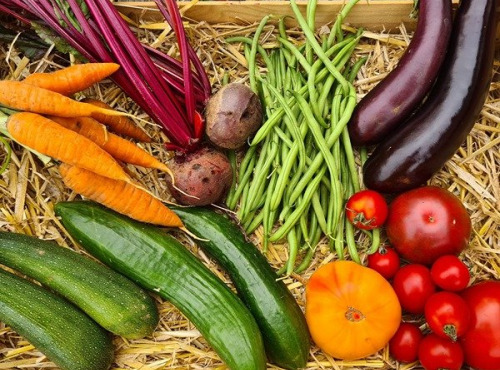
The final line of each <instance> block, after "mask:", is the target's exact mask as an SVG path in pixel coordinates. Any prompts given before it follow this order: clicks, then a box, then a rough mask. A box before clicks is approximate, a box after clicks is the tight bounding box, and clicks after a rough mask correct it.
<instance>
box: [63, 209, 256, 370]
mask: <svg viewBox="0 0 500 370" xmlns="http://www.w3.org/2000/svg"><path fill="white" fill-rule="evenodd" d="M55 210H56V214H57V215H58V216H60V217H61V219H62V223H63V225H64V226H65V228H66V230H67V231H68V232H69V233H70V234H71V235H72V236H73V237H74V238H75V239H76V240H77V241H78V242H79V243H81V245H82V246H83V247H84V248H85V249H87V250H88V251H89V252H90V253H91V254H92V255H94V256H95V257H96V258H98V259H100V260H101V261H103V262H104V263H106V264H107V265H109V266H110V267H111V268H113V269H116V270H117V271H119V272H121V273H122V274H124V275H126V276H128V277H130V278H131V279H132V280H134V281H136V282H137V283H138V284H139V285H142V286H143V287H144V288H146V289H149V290H153V291H155V292H156V293H157V294H158V295H160V296H161V297H163V298H164V299H167V300H169V301H170V302H171V303H172V304H173V305H174V306H176V307H177V308H178V309H179V310H180V311H181V312H182V313H183V314H184V315H185V316H186V317H187V318H188V319H189V320H190V321H191V322H192V323H193V324H194V325H195V326H196V328H197V329H198V330H199V331H200V333H201V334H202V335H203V337H204V338H205V339H206V341H207V342H208V343H209V344H210V345H211V346H212V348H213V349H214V350H215V351H216V352H217V353H218V355H219V356H220V358H221V359H222V360H223V361H224V362H225V363H226V364H227V366H228V367H229V368H231V369H233V370H259V369H265V368H266V357H265V351H264V345H263V343H262V337H261V335H260V332H259V328H258V326H257V324H256V322H255V319H254V318H253V316H252V315H251V313H250V312H249V311H248V309H247V308H246V307H245V305H244V304H243V302H241V300H240V299H239V298H238V297H237V296H236V295H235V294H234V293H233V292H232V291H231V290H230V289H229V287H228V286H227V285H226V284H224V282H222V281H221V280H220V279H219V278H218V277H216V276H215V275H214V274H213V273H212V272H211V271H210V270H209V269H208V268H207V267H205V266H204V265H203V263H202V262H201V261H200V260H199V259H197V258H196V257H195V256H193V255H192V254H191V253H190V252H189V251H188V250H187V249H186V248H185V247H184V246H183V245H182V244H181V243H180V242H178V241H177V240H176V239H174V238H173V237H172V236H170V235H169V234H167V233H166V232H165V231H163V230H161V229H159V228H157V227H154V226H152V225H147V224H144V223H139V222H136V221H133V220H131V219H130V218H128V217H125V216H122V215H120V214H118V213H116V212H113V211H111V210H109V209H106V208H104V207H102V206H100V205H98V204H96V203H93V202H84V201H75V202H62V203H58V204H56V206H55Z"/></svg>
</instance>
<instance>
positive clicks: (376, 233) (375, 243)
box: [367, 229, 380, 254]
mask: <svg viewBox="0 0 500 370" xmlns="http://www.w3.org/2000/svg"><path fill="white" fill-rule="evenodd" d="M371 235H372V244H371V246H370V249H368V252H367V253H368V254H373V253H375V252H376V251H377V250H378V247H379V246H380V229H373V230H372V233H371Z"/></svg>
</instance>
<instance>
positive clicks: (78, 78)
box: [23, 63, 120, 95]
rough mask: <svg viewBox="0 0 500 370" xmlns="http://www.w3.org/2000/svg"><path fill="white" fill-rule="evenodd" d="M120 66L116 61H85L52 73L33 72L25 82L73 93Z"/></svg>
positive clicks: (99, 79)
mask: <svg viewBox="0 0 500 370" xmlns="http://www.w3.org/2000/svg"><path fill="white" fill-rule="evenodd" d="M118 68H120V65H119V64H116V63H84V64H75V65H73V66H70V67H67V68H63V69H60V70H57V71H55V72H51V73H33V74H31V75H29V76H28V77H26V78H25V79H24V80H23V82H24V83H27V84H30V85H34V86H38V87H42V88H44V89H47V90H51V91H54V92H57V93H59V94H62V95H73V94H74V93H76V92H79V91H82V90H85V89H87V88H89V87H90V86H92V85H93V84H95V83H97V82H99V81H101V80H103V79H105V78H106V77H108V76H110V75H112V74H113V73H114V72H116V71H117V70H118Z"/></svg>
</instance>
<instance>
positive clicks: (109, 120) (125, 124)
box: [82, 98, 151, 143]
mask: <svg viewBox="0 0 500 370" xmlns="http://www.w3.org/2000/svg"><path fill="white" fill-rule="evenodd" d="M82 101H83V102H85V103H88V104H92V105H95V106H96V107H100V108H105V109H113V108H111V106H109V105H108V104H106V103H104V102H103V101H100V100H97V99H90V98H86V99H83V100H82ZM93 117H94V118H95V119H96V120H98V121H99V122H101V123H102V124H104V125H106V126H108V127H109V128H110V129H111V131H113V132H115V133H117V134H121V135H124V136H128V137H131V138H132V139H136V140H139V141H142V142H145V143H150V142H151V138H150V137H149V136H148V134H146V133H145V132H144V131H143V130H142V129H141V128H140V127H138V126H137V125H136V124H135V123H134V122H133V121H132V120H131V119H130V118H128V117H124V116H119V117H118V116H107V115H102V116H101V115H100V114H95V115H94V116H93Z"/></svg>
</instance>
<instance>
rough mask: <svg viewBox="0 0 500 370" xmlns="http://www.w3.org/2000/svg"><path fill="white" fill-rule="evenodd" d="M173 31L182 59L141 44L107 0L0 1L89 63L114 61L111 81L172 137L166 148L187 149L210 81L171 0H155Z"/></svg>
mask: <svg viewBox="0 0 500 370" xmlns="http://www.w3.org/2000/svg"><path fill="white" fill-rule="evenodd" d="M155 3H156V5H157V7H158V9H159V10H160V12H161V14H162V15H163V16H164V17H165V20H166V21H167V23H169V25H170V26H171V27H172V29H173V30H174V31H175V34H176V37H177V42H178V46H179V53H180V60H177V59H174V58H171V57H169V56H167V55H165V54H163V53H161V52H159V51H158V50H155V49H153V48H151V47H148V46H145V45H142V44H141V43H140V42H139V41H138V40H137V38H136V36H135V35H134V33H133V32H132V31H131V29H130V28H129V26H128V25H127V24H126V22H125V21H124V20H123V18H122V17H121V15H120V13H119V12H118V11H117V10H116V8H115V7H114V6H113V4H112V3H111V2H109V0H67V1H61V0H0V12H3V13H7V14H10V15H12V16H14V17H16V18H17V19H18V20H20V21H22V22H25V23H26V22H29V23H30V24H31V25H36V26H35V27H44V28H49V29H51V30H52V31H53V32H55V33H56V34H57V35H58V36H60V37H61V38H63V39H64V40H65V41H66V42H67V43H68V44H69V45H70V46H71V47H73V48H74V49H75V50H76V51H78V52H79V53H80V54H81V55H82V56H83V57H84V58H86V59H87V60H89V61H90V62H115V63H118V64H120V66H121V68H120V70H119V71H118V72H116V73H115V74H114V75H113V80H114V81H115V82H116V83H117V84H118V85H119V86H120V87H121V88H122V89H123V91H124V92H125V93H126V94H127V95H128V96H129V97H130V98H131V99H133V100H134V101H135V102H136V103H137V104H138V105H139V106H140V107H141V108H142V109H143V110H144V111H145V112H146V113H147V114H148V115H149V116H150V117H151V118H152V119H153V120H154V121H155V122H156V123H158V124H159V125H161V127H162V128H163V130H164V132H165V134H166V135H167V137H168V138H169V140H170V143H168V148H169V149H173V150H176V151H180V152H191V151H193V150H194V149H196V148H197V147H198V145H199V143H200V141H201V136H202V132H203V130H201V129H200V125H201V124H202V120H200V119H199V114H198V113H197V111H196V110H197V109H202V108H203V107H204V105H205V103H206V101H207V100H208V97H209V96H210V90H211V89H210V83H209V80H208V77H207V75H206V72H205V70H204V68H203V65H202V63H201V61H200V60H199V59H198V57H197V55H196V52H195V51H194V49H193V48H192V47H191V45H189V43H188V40H187V37H186V33H185V30H184V27H183V24H182V19H181V15H180V12H179V9H178V8H177V5H176V2H175V0H155Z"/></svg>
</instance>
